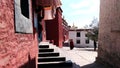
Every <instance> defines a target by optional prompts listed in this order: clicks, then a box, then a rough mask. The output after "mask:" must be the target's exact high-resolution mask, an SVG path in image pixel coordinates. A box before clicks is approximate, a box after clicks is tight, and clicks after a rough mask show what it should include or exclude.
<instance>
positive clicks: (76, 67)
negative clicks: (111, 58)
mask: <svg viewBox="0 0 120 68" xmlns="http://www.w3.org/2000/svg"><path fill="white" fill-rule="evenodd" d="M60 50H61V54H62V56H65V57H66V59H67V60H68V61H72V62H73V68H108V67H104V66H103V65H101V64H98V63H95V60H96V57H97V51H94V50H93V48H74V49H73V50H70V48H69V47H63V48H61V49H60Z"/></svg>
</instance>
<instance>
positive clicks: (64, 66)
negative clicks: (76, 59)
mask: <svg viewBox="0 0 120 68" xmlns="http://www.w3.org/2000/svg"><path fill="white" fill-rule="evenodd" d="M38 68H72V62H66V61H64V62H45V63H38Z"/></svg>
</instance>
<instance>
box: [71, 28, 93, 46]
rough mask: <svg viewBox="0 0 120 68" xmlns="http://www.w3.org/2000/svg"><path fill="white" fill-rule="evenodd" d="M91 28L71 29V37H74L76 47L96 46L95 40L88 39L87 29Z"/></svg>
mask: <svg viewBox="0 0 120 68" xmlns="http://www.w3.org/2000/svg"><path fill="white" fill-rule="evenodd" d="M88 30H90V29H77V28H76V29H70V30H69V39H73V42H74V46H76V47H94V46H93V41H92V40H90V39H88V37H87V35H86V34H87V31H88Z"/></svg>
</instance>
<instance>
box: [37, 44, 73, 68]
mask: <svg viewBox="0 0 120 68" xmlns="http://www.w3.org/2000/svg"><path fill="white" fill-rule="evenodd" d="M50 46H51V45H49V44H39V54H38V64H37V65H38V68H72V62H70V61H66V58H65V57H61V56H60V53H59V52H55V48H50ZM53 46H54V45H53ZM54 47H55V46H54Z"/></svg>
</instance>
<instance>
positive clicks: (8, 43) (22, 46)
mask: <svg viewBox="0 0 120 68" xmlns="http://www.w3.org/2000/svg"><path fill="white" fill-rule="evenodd" d="M14 25H15V24H14V1H13V0H0V68H35V66H34V65H35V59H36V56H37V53H38V52H37V47H38V46H37V34H36V33H34V34H20V33H15V30H14V29H15V27H14ZM30 65H33V67H32V66H31V67H29V66H30Z"/></svg>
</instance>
